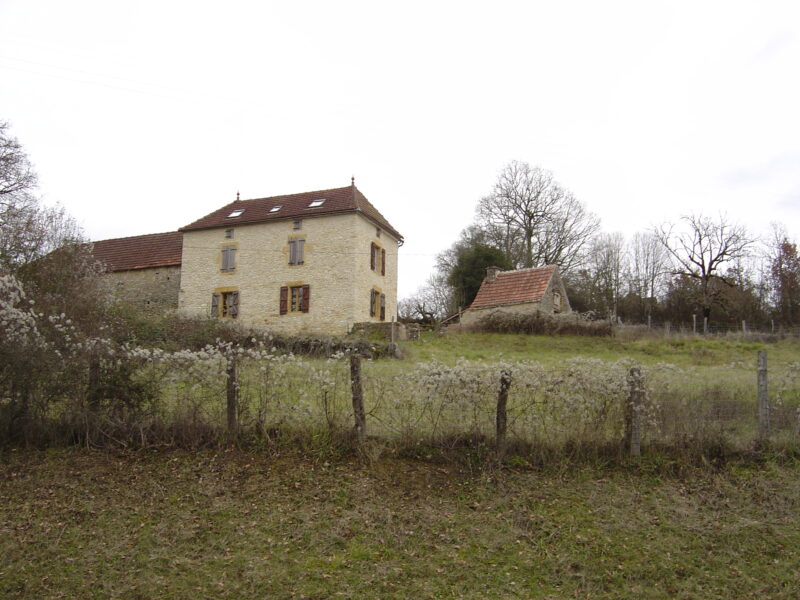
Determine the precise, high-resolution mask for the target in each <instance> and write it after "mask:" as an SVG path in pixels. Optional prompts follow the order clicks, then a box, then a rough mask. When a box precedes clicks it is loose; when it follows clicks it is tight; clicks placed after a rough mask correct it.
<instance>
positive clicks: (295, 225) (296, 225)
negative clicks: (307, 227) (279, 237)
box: [292, 220, 303, 229]
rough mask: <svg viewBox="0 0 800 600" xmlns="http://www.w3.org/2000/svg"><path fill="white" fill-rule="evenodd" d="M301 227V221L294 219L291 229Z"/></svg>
mask: <svg viewBox="0 0 800 600" xmlns="http://www.w3.org/2000/svg"><path fill="white" fill-rule="evenodd" d="M302 228H303V222H302V221H300V220H298V221H295V222H294V225H292V229H302Z"/></svg>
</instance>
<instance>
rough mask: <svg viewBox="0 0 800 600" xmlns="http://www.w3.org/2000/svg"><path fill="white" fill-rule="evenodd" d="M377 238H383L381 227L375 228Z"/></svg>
mask: <svg viewBox="0 0 800 600" xmlns="http://www.w3.org/2000/svg"><path fill="white" fill-rule="evenodd" d="M375 237H381V228H380V227H376V228H375Z"/></svg>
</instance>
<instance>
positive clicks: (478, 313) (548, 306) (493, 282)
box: [461, 265, 572, 327]
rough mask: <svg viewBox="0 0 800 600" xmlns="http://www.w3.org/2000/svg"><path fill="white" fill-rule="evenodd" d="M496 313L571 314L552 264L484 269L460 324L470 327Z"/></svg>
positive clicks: (564, 290)
mask: <svg viewBox="0 0 800 600" xmlns="http://www.w3.org/2000/svg"><path fill="white" fill-rule="evenodd" d="M498 310H499V311H503V312H515V313H520V312H537V311H538V312H541V313H543V314H547V315H554V314H566V313H570V312H572V309H571V308H570V305H569V299H568V298H567V291H566V289H564V283H563V282H562V281H561V275H559V272H558V267H557V266H556V265H547V266H545V267H536V268H532V269H518V270H516V271H501V270H500V269H499V268H498V267H489V268H487V269H486V277H485V278H484V280H483V283H481V287H480V289H479V290H478V293H477V295H476V296H475V299H474V300H473V301H472V304H470V306H469V308H467V309H466V310H465V311H464V314H463V315H462V316H461V324H462V325H463V326H467V327H468V326H470V325H474V324H476V323H477V322H478V321H479V320H480V319H481V318H482V317H483V316H484V315H487V314H489V313H491V312H494V311H498Z"/></svg>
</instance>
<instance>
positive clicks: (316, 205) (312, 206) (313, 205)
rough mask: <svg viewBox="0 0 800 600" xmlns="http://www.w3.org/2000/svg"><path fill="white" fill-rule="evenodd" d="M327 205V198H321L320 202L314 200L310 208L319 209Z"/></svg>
mask: <svg viewBox="0 0 800 600" xmlns="http://www.w3.org/2000/svg"><path fill="white" fill-rule="evenodd" d="M323 204H325V198H320V199H319V200H312V201H311V204H309V205H308V208H318V207H320V206H322V205H323Z"/></svg>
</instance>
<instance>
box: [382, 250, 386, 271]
mask: <svg viewBox="0 0 800 600" xmlns="http://www.w3.org/2000/svg"><path fill="white" fill-rule="evenodd" d="M381 275H386V250H384V249H383V248H381Z"/></svg>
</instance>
